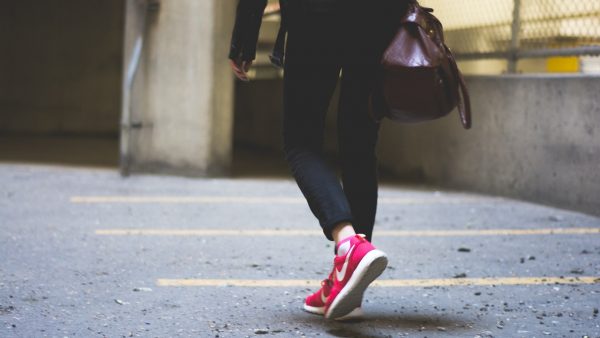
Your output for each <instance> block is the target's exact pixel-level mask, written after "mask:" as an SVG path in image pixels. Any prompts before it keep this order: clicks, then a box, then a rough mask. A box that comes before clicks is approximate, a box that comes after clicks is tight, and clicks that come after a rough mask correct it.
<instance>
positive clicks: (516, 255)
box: [0, 164, 600, 337]
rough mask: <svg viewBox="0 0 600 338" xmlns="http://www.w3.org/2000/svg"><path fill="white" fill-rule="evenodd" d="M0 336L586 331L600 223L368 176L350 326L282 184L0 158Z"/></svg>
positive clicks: (294, 200) (304, 214)
mask: <svg viewBox="0 0 600 338" xmlns="http://www.w3.org/2000/svg"><path fill="white" fill-rule="evenodd" d="M0 187H1V188H0V337H254V336H279V337H301V336H306V337H316V336H319V337H585V336H587V337H600V319H599V314H598V308H600V279H599V278H600V219H599V218H596V217H592V216H589V215H584V214H581V213H576V212H570V211H566V210H560V209H556V208H550V207H546V206H541V205H536V204H532V203H526V202H521V201H516V200H510V199H506V198H499V197H493V196H483V195H476V194H469V193H462V192H452V191H437V190H435V189H433V188H428V187H420V186H403V185H391V184H382V186H381V188H380V204H379V209H378V214H377V223H376V230H375V234H374V240H373V243H374V244H375V245H376V246H377V247H378V248H380V249H381V250H383V251H385V252H386V253H387V254H388V256H389V258H390V263H389V266H388V268H387V270H386V271H385V272H384V274H383V275H382V276H381V278H380V279H379V280H378V283H377V284H376V285H373V286H372V287H371V288H369V290H368V291H367V293H366V295H365V299H364V303H363V308H364V312H365V316H364V318H362V319H361V320H357V321H352V322H347V323H339V322H335V321H328V320H324V319H323V318H322V317H319V316H316V315H312V314H309V313H306V312H304V311H303V310H302V303H303V300H304V297H305V296H306V295H307V294H309V293H310V292H312V291H315V290H316V289H317V285H318V282H319V281H320V280H321V279H323V278H325V277H326V276H327V275H328V273H329V271H330V269H331V263H332V258H333V249H332V245H331V242H328V241H327V240H326V239H325V237H324V236H323V235H322V233H321V232H320V228H319V227H318V222H317V221H316V219H315V218H314V217H313V216H312V214H311V213H310V210H309V209H308V206H307V205H306V202H305V201H304V200H303V198H302V195H301V193H300V191H299V189H298V187H297V186H296V184H295V182H293V181H292V180H291V179H290V178H285V177H274V178H268V177H263V178H248V177H246V178H244V177H236V178H179V177H169V176H151V175H139V176H134V177H130V178H127V179H124V178H121V177H120V176H119V175H118V173H117V172H116V171H115V170H110V169H92V168H73V167H64V166H47V165H25V164H1V165H0Z"/></svg>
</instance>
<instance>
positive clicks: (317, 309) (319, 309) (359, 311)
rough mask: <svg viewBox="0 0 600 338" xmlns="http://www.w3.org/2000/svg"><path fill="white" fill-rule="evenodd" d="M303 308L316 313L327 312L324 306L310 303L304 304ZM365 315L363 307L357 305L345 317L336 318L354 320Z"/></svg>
mask: <svg viewBox="0 0 600 338" xmlns="http://www.w3.org/2000/svg"><path fill="white" fill-rule="evenodd" d="M303 309H304V311H306V312H310V313H312V314H315V315H323V314H324V313H325V307H324V306H320V307H316V306H310V305H306V304H304V307H303ZM363 315H364V313H363V310H362V308H361V307H357V308H356V309H354V310H352V311H351V312H350V313H349V314H347V315H345V316H343V317H339V318H336V319H335V320H339V321H344V320H353V319H358V318H361V317H362V316H363Z"/></svg>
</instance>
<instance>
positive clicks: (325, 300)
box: [321, 292, 327, 304]
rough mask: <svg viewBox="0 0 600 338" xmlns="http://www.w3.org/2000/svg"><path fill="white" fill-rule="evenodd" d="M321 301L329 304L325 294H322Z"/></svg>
mask: <svg viewBox="0 0 600 338" xmlns="http://www.w3.org/2000/svg"><path fill="white" fill-rule="evenodd" d="M321 301H322V302H323V304H325V303H327V297H325V295H324V294H323V292H321Z"/></svg>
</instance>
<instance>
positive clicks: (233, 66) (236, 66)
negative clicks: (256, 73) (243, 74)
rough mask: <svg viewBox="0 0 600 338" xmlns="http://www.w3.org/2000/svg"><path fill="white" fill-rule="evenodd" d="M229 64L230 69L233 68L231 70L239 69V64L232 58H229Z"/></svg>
mask: <svg viewBox="0 0 600 338" xmlns="http://www.w3.org/2000/svg"><path fill="white" fill-rule="evenodd" d="M229 65H230V66H231V69H233V71H238V72H239V71H241V69H240V66H239V65H238V64H237V63H236V62H235V61H233V60H229Z"/></svg>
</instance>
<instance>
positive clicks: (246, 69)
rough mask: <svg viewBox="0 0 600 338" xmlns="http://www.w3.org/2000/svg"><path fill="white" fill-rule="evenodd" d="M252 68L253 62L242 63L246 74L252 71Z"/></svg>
mask: <svg viewBox="0 0 600 338" xmlns="http://www.w3.org/2000/svg"><path fill="white" fill-rule="evenodd" d="M250 66H252V61H244V62H243V63H242V68H243V69H244V72H246V73H247V72H248V71H249V70H250Z"/></svg>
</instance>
